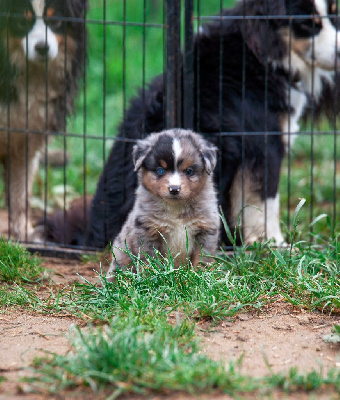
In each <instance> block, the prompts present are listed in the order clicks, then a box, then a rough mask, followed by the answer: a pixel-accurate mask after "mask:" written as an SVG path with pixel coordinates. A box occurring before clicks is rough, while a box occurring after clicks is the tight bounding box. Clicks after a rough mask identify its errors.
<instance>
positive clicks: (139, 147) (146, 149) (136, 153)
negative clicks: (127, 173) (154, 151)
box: [132, 139, 152, 172]
mask: <svg viewBox="0 0 340 400" xmlns="http://www.w3.org/2000/svg"><path fill="white" fill-rule="evenodd" d="M151 148H152V146H151V144H150V143H149V142H148V140H145V139H144V140H139V141H138V142H137V144H135V145H134V146H133V150H132V159H133V163H134V165H135V171H136V172H137V171H138V170H139V168H140V167H141V166H142V164H143V162H144V160H145V158H146V157H147V156H148V155H149V153H150V151H151Z"/></svg>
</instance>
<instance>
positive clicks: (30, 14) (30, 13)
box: [24, 11, 33, 19]
mask: <svg viewBox="0 0 340 400" xmlns="http://www.w3.org/2000/svg"><path fill="white" fill-rule="evenodd" d="M24 15H25V17H26V18H27V19H32V18H33V13H32V11H25V13H24Z"/></svg>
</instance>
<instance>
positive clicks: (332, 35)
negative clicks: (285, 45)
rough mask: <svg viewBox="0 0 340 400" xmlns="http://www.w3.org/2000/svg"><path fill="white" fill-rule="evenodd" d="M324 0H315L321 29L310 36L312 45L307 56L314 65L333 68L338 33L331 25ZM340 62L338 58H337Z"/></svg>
mask: <svg viewBox="0 0 340 400" xmlns="http://www.w3.org/2000/svg"><path fill="white" fill-rule="evenodd" d="M326 3H327V2H326V0H315V2H314V4H315V8H316V11H317V12H318V14H319V15H320V17H321V21H322V29H321V31H320V32H319V34H318V35H316V36H315V37H314V38H312V41H313V45H312V46H311V48H310V50H309V57H310V59H311V60H312V61H313V62H314V64H315V66H318V67H320V68H325V69H330V70H334V67H335V63H336V62H337V58H338V57H339V51H340V34H339V33H337V31H336V29H335V27H334V26H333V25H332V23H331V21H330V19H329V18H328V13H327V4H326ZM338 62H339V63H340V60H338Z"/></svg>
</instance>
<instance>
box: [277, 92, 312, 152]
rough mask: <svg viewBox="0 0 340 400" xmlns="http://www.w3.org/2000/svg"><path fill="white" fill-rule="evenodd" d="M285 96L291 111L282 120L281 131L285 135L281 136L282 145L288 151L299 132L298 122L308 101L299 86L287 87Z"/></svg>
mask: <svg viewBox="0 0 340 400" xmlns="http://www.w3.org/2000/svg"><path fill="white" fill-rule="evenodd" d="M286 96H287V103H288V106H289V108H290V109H291V111H290V113H289V114H288V115H286V116H285V118H284V120H283V126H282V130H283V132H284V133H285V134H284V135H283V143H284V145H285V146H286V150H288V147H289V145H290V146H291V145H292V144H293V142H294V140H295V139H296V137H297V135H296V134H297V133H298V132H299V130H300V125H299V120H300V118H301V117H302V114H303V112H304V109H305V107H306V105H307V101H308V99H307V96H306V93H305V92H304V91H303V90H302V88H300V87H299V86H298V87H293V86H290V87H288V88H287V93H286ZM289 137H290V140H289Z"/></svg>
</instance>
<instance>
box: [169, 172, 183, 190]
mask: <svg viewBox="0 0 340 400" xmlns="http://www.w3.org/2000/svg"><path fill="white" fill-rule="evenodd" d="M169 186H181V177H180V175H179V173H178V172H177V171H176V172H174V173H173V174H172V175H171V176H170V178H169Z"/></svg>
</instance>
